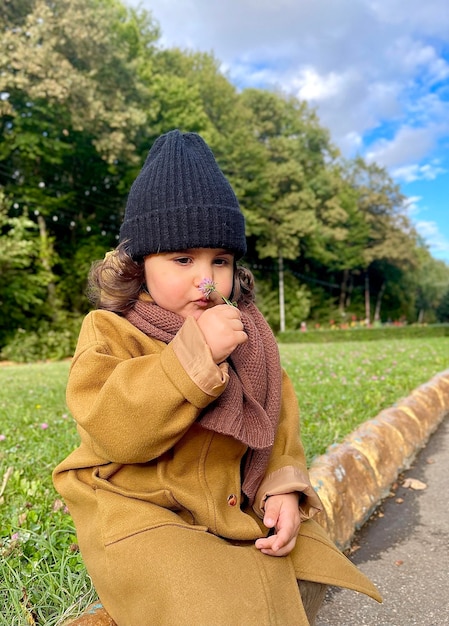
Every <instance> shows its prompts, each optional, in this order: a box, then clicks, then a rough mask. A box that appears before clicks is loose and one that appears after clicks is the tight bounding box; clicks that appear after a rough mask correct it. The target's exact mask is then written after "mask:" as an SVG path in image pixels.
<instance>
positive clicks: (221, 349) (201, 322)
mask: <svg viewBox="0 0 449 626" xmlns="http://www.w3.org/2000/svg"><path fill="white" fill-rule="evenodd" d="M197 322H198V326H199V327H200V329H201V332H202V333H203V335H204V337H205V339H206V343H207V345H208V346H209V348H210V350H211V352H212V358H213V359H214V361H215V363H222V362H223V361H225V360H226V359H227V358H228V356H229V355H230V354H231V353H232V352H233V351H234V350H235V349H236V347H237V346H238V345H239V344H241V343H245V341H247V339H248V335H247V334H246V333H245V331H244V330H243V324H242V321H241V319H240V311H239V310H238V309H237V308H236V307H234V306H229V305H228V304H217V305H216V306H214V307H213V308H211V309H206V311H204V313H202V314H201V315H200V317H199V318H198V320H197Z"/></svg>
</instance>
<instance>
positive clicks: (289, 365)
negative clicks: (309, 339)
mask: <svg viewBox="0 0 449 626" xmlns="http://www.w3.org/2000/svg"><path fill="white" fill-rule="evenodd" d="M280 350H281V356H282V362H283V365H284V367H285V368H286V369H287V371H288V373H289V375H290V377H291V379H292V380H293V384H294V386H295V390H296V393H297V395H298V399H299V405H300V411H301V435H302V440H303V443H304V447H305V449H306V455H307V460H308V462H309V464H310V463H311V462H312V460H313V458H314V457H315V456H317V455H319V454H323V453H324V452H325V451H326V449H327V447H328V446H329V445H332V444H334V443H338V442H339V441H341V440H342V439H343V437H344V436H345V435H347V434H349V433H350V432H352V431H353V430H354V429H355V428H356V427H357V426H358V425H359V424H361V423H362V422H364V421H366V420H368V419H370V418H372V417H375V416H376V415H377V414H378V413H379V412H380V411H381V410H382V409H384V408H386V407H389V406H392V405H393V404H394V403H395V402H396V401H397V400H399V399H401V398H403V397H405V396H407V395H409V394H410V392H411V391H412V390H413V389H415V388H416V387H418V386H419V385H421V384H423V383H425V382H426V381H428V380H430V379H431V378H432V377H433V376H434V375H435V374H437V373H438V372H441V371H443V370H445V369H448V368H449V337H439V338H438V337H435V338H427V339H409V340H404V339H396V340H394V339H393V340H386V339H382V340H379V341H367V342H359V341H356V342H347V343H329V344H282V345H281V346H280Z"/></svg>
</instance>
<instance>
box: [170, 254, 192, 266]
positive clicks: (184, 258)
mask: <svg viewBox="0 0 449 626" xmlns="http://www.w3.org/2000/svg"><path fill="white" fill-rule="evenodd" d="M174 261H175V263H179V264H180V265H188V264H189V263H190V259H189V257H188V256H179V257H176V259H174Z"/></svg>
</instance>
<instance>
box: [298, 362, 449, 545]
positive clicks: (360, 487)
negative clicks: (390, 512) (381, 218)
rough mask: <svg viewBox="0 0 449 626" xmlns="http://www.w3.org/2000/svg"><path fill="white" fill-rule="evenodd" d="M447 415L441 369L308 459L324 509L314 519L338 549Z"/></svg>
mask: <svg viewBox="0 0 449 626" xmlns="http://www.w3.org/2000/svg"><path fill="white" fill-rule="evenodd" d="M448 414H449V370H445V371H444V372H441V373H440V374H437V375H436V376H434V378H432V379H431V380H430V381H429V382H427V383H425V384H424V385H421V386H420V387H418V388H417V389H415V390H414V391H412V393H411V394H410V396H407V397H406V398H403V399H402V400H399V401H398V402H397V403H396V404H395V405H394V406H392V407H390V408H388V409H385V410H384V411H382V412H381V413H379V415H377V417H375V418H373V419H371V420H368V421H367V422H364V423H363V424H362V425H361V426H359V427H358V428H357V429H356V430H355V431H354V432H353V433H351V434H350V435H348V436H347V437H346V438H345V439H344V440H343V442H342V443H341V444H337V445H335V446H331V447H330V448H329V449H328V450H327V452H326V453H325V454H323V455H322V456H320V457H318V458H317V459H315V460H314V461H313V463H312V465H311V467H310V478H311V481H312V485H313V487H314V489H315V490H316V491H317V493H318V495H319V496H320V498H321V501H322V502H323V506H324V509H325V510H324V512H323V513H320V514H319V515H318V516H317V517H316V519H317V521H318V522H319V523H320V524H321V525H322V526H323V527H324V528H325V529H326V530H327V532H328V533H329V535H330V536H331V538H332V539H333V541H334V542H335V543H336V544H337V546H338V547H339V548H340V549H342V550H344V549H346V548H347V547H348V546H349V545H350V543H351V540H352V539H353V537H354V533H355V532H356V531H357V530H358V529H359V528H361V526H363V524H364V523H365V522H366V521H367V520H368V518H369V517H370V515H371V514H372V512H373V511H374V509H375V508H376V506H377V505H378V504H379V503H380V501H381V500H382V499H384V498H385V497H386V496H387V495H388V493H389V491H390V487H391V485H392V484H393V483H394V481H395V480H396V478H397V476H398V475H399V473H400V472H401V471H402V470H404V469H407V468H409V467H410V464H411V463H412V461H413V459H414V458H415V456H416V454H417V453H418V452H419V450H420V449H421V448H423V447H424V445H425V444H426V442H427V440H428V439H429V437H430V435H431V434H432V433H433V432H434V431H435V430H436V429H437V427H438V425H439V424H440V423H441V421H442V420H443V419H444V417H445V416H446V415H448Z"/></svg>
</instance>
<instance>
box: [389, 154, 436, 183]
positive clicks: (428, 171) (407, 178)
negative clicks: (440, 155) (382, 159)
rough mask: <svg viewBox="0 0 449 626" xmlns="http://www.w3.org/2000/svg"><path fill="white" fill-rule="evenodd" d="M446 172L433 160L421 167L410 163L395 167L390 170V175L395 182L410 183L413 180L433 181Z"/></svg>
mask: <svg viewBox="0 0 449 626" xmlns="http://www.w3.org/2000/svg"><path fill="white" fill-rule="evenodd" d="M446 172H447V170H446V169H444V168H443V167H441V166H440V162H439V160H437V159H435V160H433V161H431V162H429V163H425V164H423V165H420V164H419V163H412V164H410V165H404V166H402V167H397V168H396V169H393V170H392V172H391V175H392V176H393V178H395V179H396V180H402V181H404V182H405V183H412V182H414V181H415V180H435V179H436V178H437V177H438V176H439V175H440V174H445V173H446Z"/></svg>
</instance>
